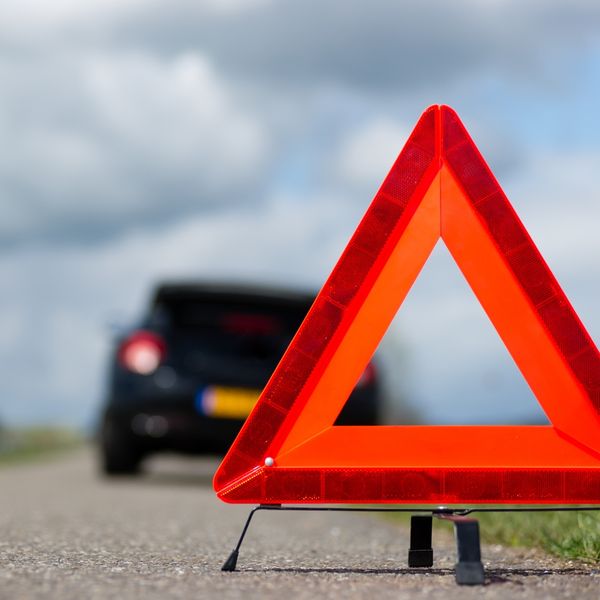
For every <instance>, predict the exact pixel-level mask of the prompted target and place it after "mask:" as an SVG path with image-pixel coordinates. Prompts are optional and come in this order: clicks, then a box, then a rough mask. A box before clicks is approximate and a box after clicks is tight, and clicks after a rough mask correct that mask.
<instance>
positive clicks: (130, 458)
mask: <svg viewBox="0 0 600 600" xmlns="http://www.w3.org/2000/svg"><path fill="white" fill-rule="evenodd" d="M142 458H143V453H142V452H141V451H140V449H139V448H138V447H137V446H136V444H135V440H134V439H133V437H132V435H131V434H128V433H127V432H125V431H123V429H122V428H120V427H118V426H116V425H115V424H114V423H111V422H110V421H107V422H105V423H104V426H103V427H102V431H101V434H100V468H101V470H102V472H103V473H104V474H105V475H135V474H137V473H139V472H140V466H141V462H142Z"/></svg>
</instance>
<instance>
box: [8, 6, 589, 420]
mask: <svg viewBox="0 0 600 600" xmlns="http://www.w3.org/2000/svg"><path fill="white" fill-rule="evenodd" d="M599 32H600V4H599V3H598V2H597V1H595V0H570V1H566V0H565V1H559V0H543V1H542V0H531V1H529V2H519V1H517V0H490V1H488V2H481V1H480V0H456V1H455V2H445V1H442V0H421V1H419V2H395V1H391V0H390V1H387V0H371V1H370V2H355V1H352V0H347V1H333V0H320V1H318V2H317V1H315V0H305V1H303V2H297V1H296V2H293V1H291V0H278V1H275V0H205V1H199V0H169V1H166V0H88V1H87V2H84V3H82V2H75V1H71V0H55V1H54V2H44V1H43V0H3V2H2V3H0V210H1V212H2V218H1V219H0V278H1V280H2V281H3V283H4V285H3V291H2V293H1V294H0V375H1V377H0V420H2V421H3V422H5V423H9V424H16V425H24V424H31V423H44V422H51V423H65V424H68V425H73V426H90V424H91V423H93V422H94V419H95V418H96V417H97V414H98V410H99V405H100V402H101V399H102V397H103V394H104V391H105V388H104V385H105V374H106V365H107V361H108V355H109V350H110V347H111V325H114V324H120V325H127V324H131V323H134V322H135V320H136V319H137V318H139V316H140V315H141V314H142V313H143V310H144V308H145V306H146V304H147V302H148V295H149V293H150V290H151V289H152V286H153V285H154V284H155V282H156V281H159V280H163V279H182V278H195V279H204V278H209V279H214V278H217V279H221V280H234V281H239V280H242V281H247V282H262V283H276V284H279V285H285V286H293V287H298V288H305V287H309V288H312V289H315V290H316V289H318V288H319V287H320V286H321V285H322V283H323V282H324V280H325V278H326V277H327V275H328V273H329V272H330V270H331V269H332V267H333V265H334V264H335V262H336V259H337V258H338V256H339V255H340V253H341V251H342V250H343V248H344V246H345V244H346V242H347V241H348V239H349V237H350V235H351V233H352V231H353V230H354V228H355V227H356V225H357V223H358V221H359V219H360V217H361V215H362V214H363V213H364V211H365V210H366V209H367V207H368V205H369V203H370V201H371V199H372V197H373V195H374V193H375V192H376V190H377V188H378V187H379V185H380V183H381V181H382V180H383V178H384V177H385V175H386V173H387V171H388V170H389V168H390V167H391V165H392V163H393V161H394V159H395V157H396V156H397V154H398V153H399V151H400V150H401V148H402V146H403V144H404V142H405V141H406V138H407V136H408V135H409V133H410V131H411V129H412V127H413V126H414V124H415V123H416V121H417V119H418V117H419V115H420V113H421V112H422V111H423V110H424V109H425V108H426V107H427V106H428V105H430V104H434V103H445V104H449V105H451V106H453V107H454V108H455V109H456V110H457V111H458V113H459V114H460V116H461V118H462V119H463V121H464V123H465V125H466V126H467V128H468V129H469V131H470V132H471V134H472V136H473V138H474V140H475V142H476V143H477V145H478V146H479V148H480V150H481V152H482V153H483V155H484V156H485V158H486V160H487V161H488V163H489V164H490V167H491V168H492V170H493V171H494V173H495V174H496V176H497V178H498V179H499V181H500V183H501V185H502V186H503V188H504V189H505V191H506V192H507V194H508V196H509V198H510V199H511V201H512V203H513V205H514V207H515V208H516V210H517V212H518V213H519V215H520V217H521V219H522V220H523V222H524V224H525V226H526V227H527V228H528V230H529V232H530V233H531V235H532V237H533V239H534V241H535V242H536V244H537V245H538V248H539V249H540V251H541V252H542V254H543V255H544V257H545V258H546V261H547V262H548V263H549V265H550V267H551V269H552V270H553V272H554V273H555V275H556V277H557V279H558V281H559V282H560V284H561V285H562V287H563V289H564V290H565V292H566V294H567V296H568V297H569V298H570V300H571V302H572V304H573V305H574V307H575V309H576V311H577V312H578V314H579V315H580V317H581V319H582V320H583V322H584V323H585V325H586V327H587V329H588V331H589V332H590V334H591V335H592V337H593V338H594V340H595V341H596V343H598V340H599V339H600V313H599V311H598V309H597V306H598V301H597V299H598V296H599V292H600V235H598V233H597V231H598V228H599V226H600V191H598V188H597V187H596V183H597V182H596V176H597V173H598V171H599V167H600V118H599V117H598V111H597V107H598V106H599V105H600V34H599ZM381 355H382V356H381V370H382V375H386V381H387V385H388V387H389V389H390V390H391V392H390V394H391V397H392V401H391V404H390V409H389V411H390V415H391V416H390V418H391V419H393V418H394V412H395V408H394V406H395V405H394V401H396V400H397V398H399V397H402V398H403V401H404V402H408V403H409V404H410V405H411V406H412V407H413V408H415V409H417V410H418V411H420V413H421V414H422V415H423V418H424V419H426V420H428V421H431V422H436V423H437V422H439V423H461V422H468V423H476V422H482V423H483V422H498V421H499V422H506V423H512V422H521V421H531V420H540V419H543V418H544V417H543V413H542V412H541V410H540V409H539V407H538V406H537V403H536V401H535V399H534V398H533V397H532V395H531V392H530V391H529V389H528V387H527V385H526V384H525V383H524V381H523V380H522V378H521V376H520V374H519V372H518V371H517V369H516V367H515V366H514V364H513V363H512V361H511V359H510V357H509V356H508V353H507V351H506V350H505V349H504V348H503V346H502V343H501V342H500V340H499V338H498V337H497V335H496V333H495V331H494V329H493V327H492V326H491V324H490V323H489V322H488V320H487V317H485V315H484V313H483V311H482V309H481V307H480V306H479V305H478V303H477V301H476V300H475V299H474V297H473V296H472V294H471V293H470V291H469V289H468V287H467V284H466V283H465V282H464V280H463V279H462V276H461V275H460V274H459V272H458V269H457V267H456V266H455V265H454V263H453V262H452V260H451V259H450V258H449V255H448V253H447V250H446V249H445V248H444V247H443V244H442V245H438V247H436V249H435V251H434V253H433V255H432V257H431V259H430V261H429V263H428V264H427V265H426V267H425V268H424V271H423V273H422V276H421V278H420V279H419V280H418V281H417V283H416V284H415V286H414V288H413V290H411V293H410V295H409V297H408V298H407V300H406V302H405V304H404V305H403V307H402V308H401V310H400V311H399V313H398V316H397V318H396V319H395V321H394V323H393V324H392V326H391V327H390V330H389V332H388V335H387V336H386V338H385V339H384V341H383V343H382V352H381Z"/></svg>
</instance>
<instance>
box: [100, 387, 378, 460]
mask: <svg viewBox="0 0 600 600" xmlns="http://www.w3.org/2000/svg"><path fill="white" fill-rule="evenodd" d="M378 417H379V404H378V402H377V393H376V389H375V388H362V389H356V390H355V391H354V392H353V393H352V395H351V396H350V399H349V400H348V402H347V403H346V405H345V406H344V408H343V410H342V412H341V413H340V416H339V417H338V419H337V421H336V423H335V424H336V425H375V424H377V423H378V420H379V419H378ZM103 421H104V426H110V427H111V428H116V429H118V431H119V433H120V434H121V435H122V436H126V437H127V438H128V439H130V440H131V443H132V444H133V445H134V446H135V447H136V448H138V449H139V450H140V451H142V452H158V451H163V450H174V451H177V452H184V453H191V454H224V453H225V452H226V451H227V450H228V448H229V447H230V446H231V444H232V443H233V440H234V439H235V437H236V435H237V434H238V432H239V430H240V429H241V427H242V425H243V424H244V420H243V419H230V418H215V417H210V416H206V415H202V414H200V413H199V412H198V409H197V408H196V402H195V400H194V398H192V397H190V396H188V395H185V396H173V397H166V396H165V395H163V394H161V395H160V396H152V397H150V396H148V397H140V396H138V397H135V398H132V397H131V396H130V397H128V398H113V399H112V400H111V402H110V403H109V404H108V407H107V408H106V410H105V412H104V415H103Z"/></svg>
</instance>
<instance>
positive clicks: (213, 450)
mask: <svg viewBox="0 0 600 600" xmlns="http://www.w3.org/2000/svg"><path fill="white" fill-rule="evenodd" d="M104 423H105V425H106V424H110V426H111V427H114V428H118V429H119V431H120V432H121V433H122V435H126V436H128V437H129V436H130V439H131V442H132V444H134V445H135V446H136V447H138V448H139V449H140V450H142V451H144V452H157V451H162V450H175V451H178V452H184V453H192V454H222V453H225V452H226V451H227V449H228V448H229V446H230V445H231V443H232V442H233V440H234V439H235V436H236V435H237V434H238V432H239V430H240V428H241V427H242V425H243V423H244V421H242V420H238V419H215V418H210V417H204V416H201V415H198V414H195V413H194V412H193V410H191V409H190V410H184V409H172V408H171V409H165V408H158V407H151V406H148V407H147V408H145V409H141V407H140V410H131V409H129V410H118V409H110V408H109V409H108V410H107V411H106V412H105V414H104Z"/></svg>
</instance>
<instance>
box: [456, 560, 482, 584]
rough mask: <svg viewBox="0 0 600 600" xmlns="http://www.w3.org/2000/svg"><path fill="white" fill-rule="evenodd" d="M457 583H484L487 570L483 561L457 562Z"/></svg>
mask: <svg viewBox="0 0 600 600" xmlns="http://www.w3.org/2000/svg"><path fill="white" fill-rule="evenodd" d="M455 576H456V583H458V584H459V585H483V584H484V583H485V571H484V570H483V565H482V564H481V562H459V563H456V574H455Z"/></svg>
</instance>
